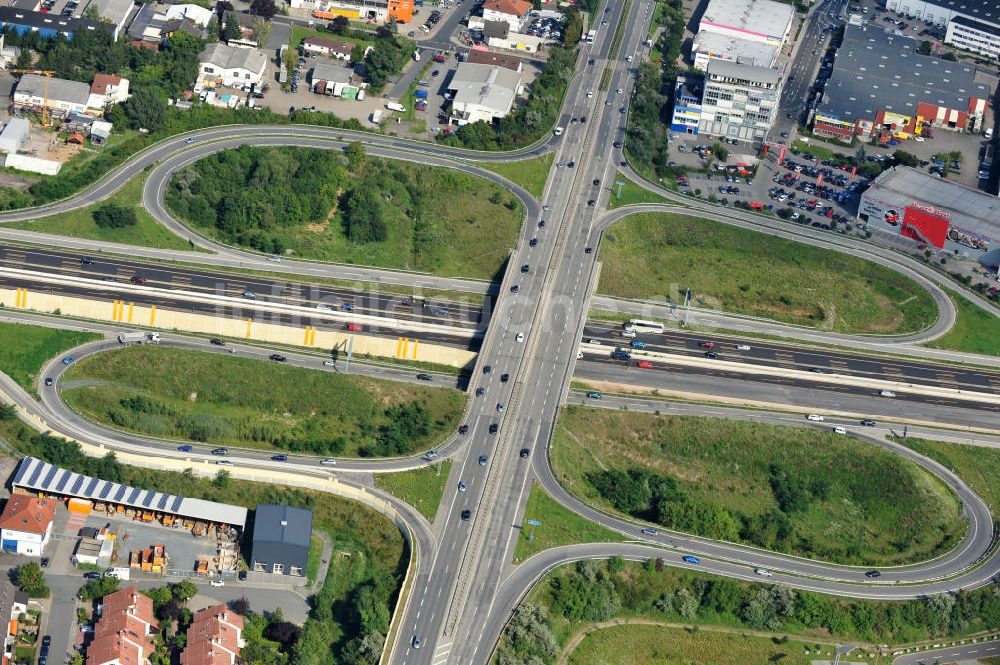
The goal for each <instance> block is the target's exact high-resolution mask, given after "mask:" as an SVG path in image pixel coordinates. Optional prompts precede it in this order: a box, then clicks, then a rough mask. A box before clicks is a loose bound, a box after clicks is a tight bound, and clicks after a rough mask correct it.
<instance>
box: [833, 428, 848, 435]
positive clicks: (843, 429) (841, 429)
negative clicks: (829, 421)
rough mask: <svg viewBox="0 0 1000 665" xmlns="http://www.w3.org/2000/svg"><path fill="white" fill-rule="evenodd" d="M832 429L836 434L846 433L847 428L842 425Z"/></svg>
mask: <svg viewBox="0 0 1000 665" xmlns="http://www.w3.org/2000/svg"><path fill="white" fill-rule="evenodd" d="M833 431H834V433H836V434H847V430H846V429H845V428H843V427H834V428H833Z"/></svg>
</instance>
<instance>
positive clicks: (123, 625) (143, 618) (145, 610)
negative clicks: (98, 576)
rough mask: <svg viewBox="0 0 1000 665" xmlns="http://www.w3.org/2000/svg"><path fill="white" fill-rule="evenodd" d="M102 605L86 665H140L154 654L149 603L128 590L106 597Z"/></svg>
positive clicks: (138, 594) (154, 627) (133, 591)
mask: <svg viewBox="0 0 1000 665" xmlns="http://www.w3.org/2000/svg"><path fill="white" fill-rule="evenodd" d="M101 603H102V605H103V610H102V611H101V618H100V619H99V620H98V622H97V625H96V626H95V628H94V641H93V642H92V643H91V644H90V646H89V647H88V648H87V665H105V663H111V662H118V663H120V665H142V662H143V661H144V660H145V657H146V656H147V655H148V654H150V653H152V651H153V636H152V634H151V633H152V632H155V631H156V629H157V624H156V617H155V616H154V615H153V601H152V599H151V598H150V597H149V596H145V595H143V594H141V593H139V591H138V589H136V587H134V586H131V587H128V588H127V589H120V590H118V591H115V592H114V593H109V594H108V595H106V596H105V597H104V598H103V599H102V600H101Z"/></svg>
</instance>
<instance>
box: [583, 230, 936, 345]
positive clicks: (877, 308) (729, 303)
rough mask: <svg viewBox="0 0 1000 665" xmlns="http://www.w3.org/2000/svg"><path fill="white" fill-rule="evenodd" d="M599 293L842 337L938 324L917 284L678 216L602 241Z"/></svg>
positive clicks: (849, 260) (822, 252)
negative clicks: (688, 301) (668, 301)
mask: <svg viewBox="0 0 1000 665" xmlns="http://www.w3.org/2000/svg"><path fill="white" fill-rule="evenodd" d="M600 258H601V261H602V262H603V268H602V270H601V280H600V284H599V285H598V292H599V293H600V294H602V295H609V296H615V297H621V298H632V299H638V300H646V299H655V300H658V301H661V302H662V301H663V300H664V299H665V298H667V297H670V298H672V299H673V300H674V301H675V302H680V301H682V300H683V297H684V293H685V291H686V289H688V288H690V289H691V291H692V302H693V304H694V305H695V306H697V307H704V308H718V309H720V310H722V311H724V312H732V313H736V314H745V315H751V316H758V317H762V318H766V319H772V320H775V321H780V322H786V323H793V324H798V325H803V326H808V327H813V328H817V329H820V330H830V331H836V332H841V333H874V334H903V333H912V332H916V331H919V330H923V329H925V328H927V327H928V326H930V325H931V324H932V323H933V322H934V321H935V320H936V318H937V311H936V309H935V306H934V301H933V300H932V299H931V297H930V294H929V293H927V291H925V290H924V289H923V288H921V287H920V286H919V285H918V284H917V283H916V282H914V281H912V280H910V279H909V278H907V277H904V276H903V275H901V274H899V273H898V272H896V271H894V270H890V269H889V268H885V267H883V266H880V265H877V264H875V263H872V262H869V261H865V260H864V259H861V258H858V257H856V256H852V255H851V254H845V253H841V252H835V251H830V250H828V249H823V248H819V247H813V246H810V245H805V244H802V243H798V242H794V241H792V240H786V239H784V238H777V237H774V236H769V235H766V234H763V233H757V232H755V231H749V230H746V229H741V228H736V227H733V226H728V225H725V224H718V223H714V222H709V221H705V220H700V219H695V218H693V217H687V216H683V215H669V214H660V213H642V214H637V215H632V216H629V217H628V218H626V219H623V220H621V221H619V222H616V223H615V224H614V225H613V226H611V227H610V228H609V229H608V230H607V231H606V232H605V233H604V239H603V241H602V243H601V254H600Z"/></svg>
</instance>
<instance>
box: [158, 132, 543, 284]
mask: <svg viewBox="0 0 1000 665" xmlns="http://www.w3.org/2000/svg"><path fill="white" fill-rule="evenodd" d="M166 198H167V204H168V205H169V207H170V209H171V211H173V213H174V214H175V215H177V217H178V218H179V219H182V220H185V221H186V222H188V223H190V224H191V225H192V226H193V227H194V228H195V229H196V230H197V231H198V232H200V233H203V234H205V235H207V236H209V237H211V238H213V239H215V240H219V241H221V242H225V243H229V244H234V245H241V246H246V247H251V248H253V249H257V250H259V251H263V252H267V253H289V254H292V255H294V256H299V257H302V258H309V259H318V260H321V261H334V262H338V263H349V264H356V265H367V266H378V267H384V268H395V269H401V270H415V271H420V272H428V273H432V274H435V275H442V276H449V277H471V278H479V279H492V278H494V277H495V276H496V275H497V273H498V272H499V271H500V269H501V267H502V266H503V264H504V262H505V261H506V259H507V255H508V251H509V249H510V248H511V247H512V246H513V244H514V241H515V239H516V237H517V233H518V230H519V229H520V227H521V222H522V219H523V214H524V211H523V206H522V205H521V202H520V201H519V200H518V199H517V198H516V197H515V196H514V195H513V194H511V193H510V192H508V191H507V190H505V189H504V188H502V187H500V186H499V185H495V184H493V183H490V182H488V181H486V180H484V179H482V178H478V177H475V176H470V175H468V174H465V173H462V172H459V171H456V170H453V169H447V168H436V167H430V166H423V165H419V164H413V163H410V162H404V161H396V160H389V159H380V158H376V157H370V156H365V155H363V154H362V155H361V156H360V157H357V158H356V159H352V160H351V161H350V162H349V161H348V158H347V157H345V156H344V155H343V154H341V153H340V152H338V151H333V150H322V149H308V148H297V147H279V148H252V147H248V146H245V147H243V148H239V149H237V150H226V151H222V152H219V153H216V154H214V155H210V156H208V157H205V158H204V159H202V160H200V161H198V162H196V163H194V164H192V165H190V166H188V167H185V168H184V169H182V170H180V171H178V172H177V173H176V174H175V175H174V177H173V179H172V180H171V182H170V185H169V187H168V190H167V194H166Z"/></svg>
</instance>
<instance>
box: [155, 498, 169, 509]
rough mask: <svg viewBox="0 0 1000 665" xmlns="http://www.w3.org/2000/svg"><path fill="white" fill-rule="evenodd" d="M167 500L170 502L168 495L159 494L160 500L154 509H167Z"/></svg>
mask: <svg viewBox="0 0 1000 665" xmlns="http://www.w3.org/2000/svg"><path fill="white" fill-rule="evenodd" d="M169 500H170V495H169V494H161V495H160V500H159V501H158V502H157V504H156V509H157V510H163V509H164V508H166V507H167V501H169Z"/></svg>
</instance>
